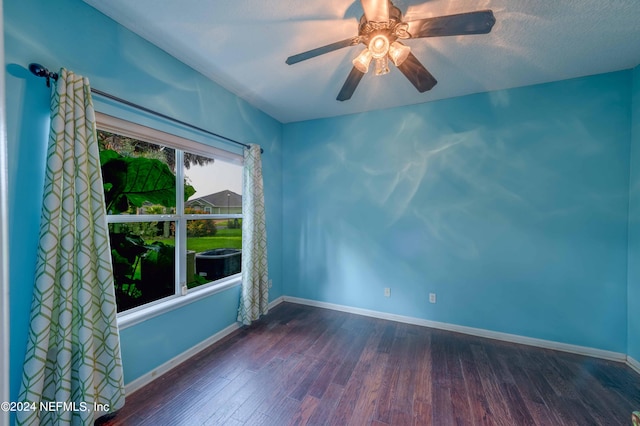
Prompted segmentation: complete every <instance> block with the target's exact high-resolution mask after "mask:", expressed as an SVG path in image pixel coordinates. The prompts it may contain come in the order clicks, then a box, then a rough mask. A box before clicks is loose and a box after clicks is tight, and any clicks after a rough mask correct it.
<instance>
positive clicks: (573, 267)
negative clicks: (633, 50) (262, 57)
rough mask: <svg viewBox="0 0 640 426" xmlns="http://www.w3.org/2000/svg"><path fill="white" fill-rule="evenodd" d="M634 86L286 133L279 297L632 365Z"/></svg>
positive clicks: (518, 93) (504, 98) (559, 85)
mask: <svg viewBox="0 0 640 426" xmlns="http://www.w3.org/2000/svg"><path fill="white" fill-rule="evenodd" d="M631 77H632V76H631V72H630V71H623V72H617V73H611V74H605V75H598V76H593V77H588V78H580V79H575V80H569V81H561V82H556V83H551V84H545V85H539V86H532V87H526V88H519V89H514V90H506V91H500V92H494V93H485V94H478V95H473V96H466V97H462V98H456V99H449V100H443V101H437V102H431V103H427V104H421V105H415V106H408V107H402V108H397V109H392V110H384V111H374V112H369V113H364V114H357V115H351V116H343V117H338V118H332V119H323V120H316V121H308V122H301V123H294V124H288V125H285V127H284V149H283V166H284V171H283V185H284V212H283V213H284V224H285V226H284V240H283V241H284V254H283V259H284V261H285V265H287V268H286V269H285V271H284V283H285V284H284V293H285V294H287V295H291V296H297V297H302V298H308V299H313V300H319V301H325V302H331V303H337V304H342V305H348V306H353V307H359V308H366V309H373V310H378V311H383V312H388V313H394V314H401V315H408V316H412V317H417V318H424V319H429V320H435V321H442V322H446V323H452V324H459V325H464V326H470V327H478V328H482V329H488V330H495V331H500V332H506V333H513V334H518V335H522V336H530V337H535V338H541V339H548V340H552V341H558V342H565V343H569V344H576V345H583V346H588V347H593V348H599V349H604V350H610V351H615V352H622V353H624V352H625V351H626V348H627V342H626V341H627V313H626V306H627V210H628V179H629V143H630V129H631V126H630V98H631V97H630V88H631ZM355 96H358V94H357V93H356V95H355ZM384 287H390V288H391V297H390V298H385V297H384V296H383V288H384ZM430 292H434V293H436V294H437V303H436V304H429V303H428V294H429V293H430Z"/></svg>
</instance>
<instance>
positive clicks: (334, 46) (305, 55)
mask: <svg viewBox="0 0 640 426" xmlns="http://www.w3.org/2000/svg"><path fill="white" fill-rule="evenodd" d="M358 43H360V37H352V38H348V39H345V40H341V41H337V42H335V43H331V44H327V45H326V46H322V47H317V48H315V49H311V50H307V51H306V52H302V53H298V54H297V55H293V56H289V57H288V58H287V60H286V61H285V62H286V63H287V64H289V65H293V64H297V63H298V62H302V61H306V60H307V59H311V58H315V57H316V56H320V55H324V54H325V53H329V52H333V51H334V50H338V49H342V48H343V47H349V46H355V45H356V44H358Z"/></svg>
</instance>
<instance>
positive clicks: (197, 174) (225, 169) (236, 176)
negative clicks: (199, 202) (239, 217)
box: [184, 160, 242, 200]
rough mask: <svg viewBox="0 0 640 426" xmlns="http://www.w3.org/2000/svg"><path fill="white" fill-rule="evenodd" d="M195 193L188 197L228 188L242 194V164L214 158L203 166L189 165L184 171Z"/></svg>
mask: <svg viewBox="0 0 640 426" xmlns="http://www.w3.org/2000/svg"><path fill="white" fill-rule="evenodd" d="M184 173H185V176H186V177H187V178H189V182H190V183H191V185H192V186H193V187H194V188H195V189H196V193H195V194H194V195H192V196H191V197H190V198H189V199H190V200H193V199H194V198H199V197H203V196H205V195H209V194H214V193H216V192H220V191H224V190H225V189H228V190H230V191H233V192H235V193H237V194H242V166H241V165H237V164H232V163H227V162H225V161H222V160H215V162H214V163H213V164H207V165H205V166H191V167H190V168H189V170H186V169H185V171H184Z"/></svg>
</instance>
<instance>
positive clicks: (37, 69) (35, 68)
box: [29, 64, 264, 153]
mask: <svg viewBox="0 0 640 426" xmlns="http://www.w3.org/2000/svg"><path fill="white" fill-rule="evenodd" d="M29 71H31V73H33V74H34V75H36V76H38V77H44V78H46V79H47V87H51V80H53V81H57V80H58V74H57V73H55V72H51V71H49V70H48V69H47V68H45V67H43V66H42V65H40V64H29ZM91 92H92V93H95V94H96V95H99V96H103V97H105V98H108V99H111V100H113V101H116V102H118V103H121V104H123V105H127V106H130V107H133V108H135V109H138V110H140V111H144V112H147V113H149V114H152V115H155V116H157V117H160V118H164V119H165V120H169V121H172V122H174V123H177V124H180V125H182V126H185V127H189V128H191V129H194V130H197V131H199V132H202V133H206V134H208V135H211V136H215V137H217V138H220V139H222V140H225V141H227V142H231V143H235V144H237V145H241V146H243V147H245V148H250V145H248V144H246V143H243V142H238V141H236V140H234V139H231V138H228V137H226V136H222V135H219V134H217V133H214V132H211V131H209V130H206V129H203V128H202V127H198V126H194V125H193V124H190V123H187V122H185V121H182V120H178V119H177V118H173V117H170V116H168V115H165V114H163V113H161V112H158V111H154V110H152V109H149V108H147V107H144V106H142V105H138V104H134V103H133V102H129V101H127V100H126V99H122V98H119V97H117V96H113V95H111V94H109V93H106V92H103V91H102V90H98V89H93V88H92V89H91ZM260 152H261V153H264V150H263V149H262V148H260Z"/></svg>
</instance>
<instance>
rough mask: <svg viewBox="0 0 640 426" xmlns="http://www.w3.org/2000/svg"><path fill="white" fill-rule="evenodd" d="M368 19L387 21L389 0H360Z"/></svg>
mask: <svg viewBox="0 0 640 426" xmlns="http://www.w3.org/2000/svg"><path fill="white" fill-rule="evenodd" d="M360 2H361V3H362V9H363V10H364V16H365V18H367V21H370V22H371V21H373V22H387V21H388V20H389V0H360Z"/></svg>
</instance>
